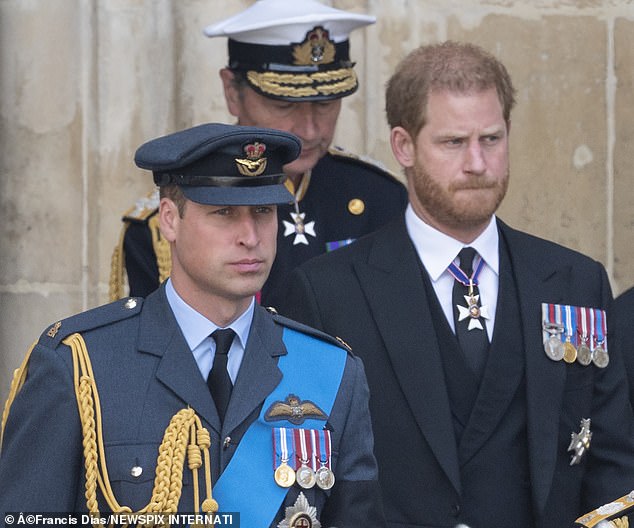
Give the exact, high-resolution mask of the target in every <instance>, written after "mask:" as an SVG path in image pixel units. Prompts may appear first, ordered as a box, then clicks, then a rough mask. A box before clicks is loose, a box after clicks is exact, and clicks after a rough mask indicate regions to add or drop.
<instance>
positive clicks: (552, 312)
mask: <svg viewBox="0 0 634 528" xmlns="http://www.w3.org/2000/svg"><path fill="white" fill-rule="evenodd" d="M542 333H543V338H544V352H545V353H546V356H547V357H548V358H549V359H551V360H552V361H562V360H563V361H564V362H565V363H567V364H569V365H572V364H574V363H578V364H579V365H581V366H583V367H588V366H590V365H595V366H597V367H598V368H602V369H603V368H605V367H607V366H608V364H609V362H610V356H609V354H608V343H607V324H606V314H605V310H601V309H599V308H588V307H585V306H570V305H565V304H550V303H542ZM590 423H591V422H590V418H582V419H581V423H580V430H579V432H578V433H575V432H573V433H572V434H571V440H570V445H569V446H568V451H570V452H572V456H571V460H570V465H571V466H573V465H575V464H578V463H579V462H580V461H581V459H582V458H583V456H584V455H585V453H586V452H587V451H588V449H590V440H591V439H592V431H591V430H590Z"/></svg>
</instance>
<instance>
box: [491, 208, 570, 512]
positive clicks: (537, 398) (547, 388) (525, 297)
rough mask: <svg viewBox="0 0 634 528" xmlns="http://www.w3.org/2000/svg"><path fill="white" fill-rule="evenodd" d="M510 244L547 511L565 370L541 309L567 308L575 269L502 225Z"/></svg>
mask: <svg viewBox="0 0 634 528" xmlns="http://www.w3.org/2000/svg"><path fill="white" fill-rule="evenodd" d="M498 225H499V231H500V236H501V237H502V238H503V239H504V241H505V243H506V244H507V247H508V250H509V255H510V258H511V265H512V268H513V272H514V274H515V283H516V285H517V290H518V298H519V304H520V317H521V320H522V328H523V331H524V350H525V356H526V357H525V361H526V363H525V366H526V386H527V390H526V398H527V419H528V424H527V430H528V449H529V463H530V473H531V480H532V482H533V485H532V486H531V489H532V491H533V501H534V504H535V507H536V510H537V511H538V512H541V511H543V509H544V508H545V506H546V501H547V499H548V495H549V493H550V490H551V486H552V481H553V475H554V472H555V464H556V461H557V456H558V455H561V453H557V445H558V431H559V417H560V411H561V405H562V398H563V388H564V383H565V375H566V372H565V365H564V364H563V362H553V361H551V360H550V359H548V358H547V357H546V355H545V353H544V348H543V342H542V321H541V304H542V303H543V302H546V303H562V302H563V301H564V299H565V295H566V294H567V292H569V291H570V280H571V270H570V269H569V268H568V267H562V266H561V265H559V264H558V263H557V261H556V260H555V258H553V257H552V256H551V255H548V254H543V253H541V252H536V251H534V247H535V246H534V245H533V244H531V237H530V236H528V235H526V234H523V233H520V232H518V231H515V230H514V229H511V228H510V227H508V226H507V225H506V224H504V223H503V222H500V221H499V220H498Z"/></svg>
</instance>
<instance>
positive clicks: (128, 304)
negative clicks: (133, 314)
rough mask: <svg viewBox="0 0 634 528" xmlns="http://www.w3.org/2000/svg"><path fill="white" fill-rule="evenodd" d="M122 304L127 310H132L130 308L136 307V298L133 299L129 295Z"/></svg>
mask: <svg viewBox="0 0 634 528" xmlns="http://www.w3.org/2000/svg"><path fill="white" fill-rule="evenodd" d="M124 306H125V307H126V308H127V309H128V310H132V308H136V299H134V298H133V297H130V298H129V299H128V300H127V301H126V302H125V304H124Z"/></svg>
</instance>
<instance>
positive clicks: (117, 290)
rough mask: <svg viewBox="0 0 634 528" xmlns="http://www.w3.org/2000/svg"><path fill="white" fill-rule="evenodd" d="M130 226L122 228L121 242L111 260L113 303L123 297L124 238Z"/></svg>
mask: <svg viewBox="0 0 634 528" xmlns="http://www.w3.org/2000/svg"><path fill="white" fill-rule="evenodd" d="M129 225H130V223H129V222H124V224H123V227H122V228H121V234H120V235H119V242H118V243H117V245H116V246H115V247H114V249H113V250H112V258H111V259H110V282H109V284H108V299H109V300H111V301H116V300H117V299H121V297H123V281H124V279H123V270H124V268H125V266H124V264H123V237H124V236H125V232H126V230H127V229H128V226H129Z"/></svg>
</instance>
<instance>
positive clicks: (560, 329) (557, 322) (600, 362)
mask: <svg viewBox="0 0 634 528" xmlns="http://www.w3.org/2000/svg"><path fill="white" fill-rule="evenodd" d="M542 330H543V335H544V351H545V352H546V355H547V356H548V357H549V358H550V359H552V360H553V361H561V360H562V359H563V360H564V361H565V362H566V363H574V362H575V361H576V362H578V363H579V364H581V365H583V366H588V365H590V364H591V363H594V364H595V365H596V366H597V367H599V368H605V367H607V366H608V364H609V362H610V356H609V355H608V342H607V325H606V317H605V311H604V310H601V309H599V308H586V307H583V306H568V305H564V304H547V303H543V304H542Z"/></svg>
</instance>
